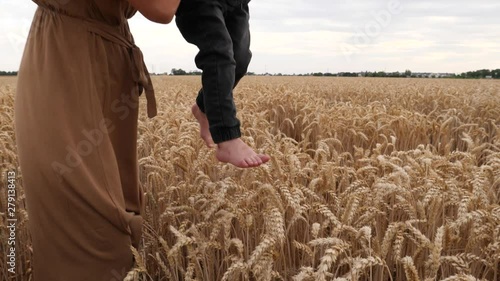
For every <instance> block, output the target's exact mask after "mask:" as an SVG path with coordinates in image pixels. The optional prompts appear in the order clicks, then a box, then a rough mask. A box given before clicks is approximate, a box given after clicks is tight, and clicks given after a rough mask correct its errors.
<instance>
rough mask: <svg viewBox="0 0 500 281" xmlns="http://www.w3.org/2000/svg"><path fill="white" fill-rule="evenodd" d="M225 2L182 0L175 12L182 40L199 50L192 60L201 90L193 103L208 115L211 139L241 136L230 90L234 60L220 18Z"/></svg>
mask: <svg viewBox="0 0 500 281" xmlns="http://www.w3.org/2000/svg"><path fill="white" fill-rule="evenodd" d="M225 6H226V4H225V1H219V0H205V1H198V0H185V1H182V2H181V5H180V7H179V11H178V13H177V16H176V23H177V26H178V28H179V30H180V31H181V33H182V35H183V36H184V38H185V39H186V41H188V42H190V43H192V44H194V45H196V46H197V47H198V48H199V50H200V51H199V53H198V55H197V56H196V58H195V62H196V66H197V67H198V68H200V69H201V70H202V73H203V74H202V84H203V91H202V93H203V94H202V96H201V97H199V98H197V104H198V106H199V107H200V109H201V110H202V111H204V112H205V114H206V116H207V118H208V122H209V124H210V133H211V135H212V138H213V140H214V142H215V143H220V142H224V141H227V140H231V139H235V138H239V137H240V136H241V132H240V121H239V120H238V119H237V118H236V108H235V105H234V102H233V91H232V89H233V86H234V82H235V81H234V80H235V69H236V62H235V60H234V55H233V43H232V40H231V36H230V35H229V32H228V30H227V28H226V24H225V19H224V11H225V10H226V9H227V7H225ZM202 100H203V103H202V102H201V101H202Z"/></svg>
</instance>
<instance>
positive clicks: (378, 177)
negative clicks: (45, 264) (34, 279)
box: [0, 76, 500, 281]
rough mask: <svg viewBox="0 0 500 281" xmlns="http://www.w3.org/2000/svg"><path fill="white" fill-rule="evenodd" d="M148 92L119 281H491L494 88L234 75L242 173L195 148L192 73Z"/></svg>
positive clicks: (499, 148) (1, 230)
mask: <svg viewBox="0 0 500 281" xmlns="http://www.w3.org/2000/svg"><path fill="white" fill-rule="evenodd" d="M15 82H16V80H15V78H1V79H0V106H1V108H2V109H1V112H0V128H1V129H0V149H1V150H0V153H1V154H0V157H1V160H2V161H1V162H0V165H1V166H0V169H1V172H2V177H4V176H5V174H6V171H8V170H17V171H19V168H18V163H17V157H16V145H15V136H14V134H13V131H14V128H13V109H12V106H13V100H14V94H15ZM153 82H154V84H155V88H156V92H157V99H158V103H159V115H158V116H157V117H155V118H154V119H148V118H147V117H146V115H145V99H144V98H142V99H141V103H143V104H142V105H141V111H142V112H141V116H140V124H139V134H140V136H139V139H138V143H139V145H138V147H139V150H138V153H139V159H140V173H141V182H142V184H143V187H144V192H145V195H146V196H145V198H146V209H147V212H146V214H145V218H146V223H145V226H144V236H143V239H142V247H140V248H139V249H134V254H135V256H136V263H137V264H136V267H135V268H134V269H133V270H132V271H131V272H129V274H128V276H127V278H126V280H155V281H156V280H158V281H162V280H200V281H201V280H293V281H298V280H304V281H306V280H311V281H316V280H318V281H321V280H337V281H345V280H353V281H354V280H384V281H385V280H394V281H405V280H408V281H417V280H422V281H428V280H487V281H496V280H500V82H497V81H487V80H441V79H389V78H387V79H377V78H327V77H246V78H244V79H243V81H242V82H241V83H240V85H239V86H238V88H237V89H236V91H235V99H236V104H237V107H238V117H239V118H240V120H241V121H242V127H243V134H244V140H245V141H247V142H248V143H250V144H251V145H252V146H253V147H256V148H257V149H258V150H259V151H261V152H265V153H268V154H270V155H271V157H272V159H271V161H270V162H269V163H268V164H266V165H264V166H262V167H259V168H255V169H237V168H235V167H233V166H230V165H226V164H221V163H218V162H217V161H216V160H215V157H214V151H213V150H210V149H208V148H206V147H205V146H204V144H203V143H202V141H201V139H200V138H199V137H198V125H197V123H196V122H195V119H194V118H193V117H192V116H191V114H190V107H191V105H192V103H193V101H194V99H195V95H196V92H197V89H198V88H199V87H200V81H199V77H171V76H159V77H154V78H153ZM5 182H6V181H5V178H2V188H1V191H2V193H1V196H0V213H1V215H2V223H1V225H0V240H1V241H0V247H1V252H2V253H5V252H6V247H7V245H6V241H7V237H8V230H7V228H6V227H7V223H6V215H5V211H6V209H7V205H6V204H7V203H6V202H7V201H6V200H7V199H6V191H5V190H6V189H5V188H4V187H5ZM17 185H18V189H19V194H18V197H17V205H18V206H21V210H19V212H18V216H19V221H18V232H17V236H16V237H17V240H18V243H19V244H18V252H17V259H18V265H17V275H15V276H13V275H11V274H9V273H8V272H7V268H6V262H7V261H6V257H5V255H3V254H2V256H1V258H0V262H1V263H0V272H1V273H0V275H1V276H2V278H4V277H5V278H4V279H2V280H29V279H30V276H31V269H30V260H31V251H32V249H31V246H30V240H29V233H28V231H27V229H26V221H27V220H29V217H28V216H27V214H26V212H25V211H24V210H23V208H22V206H23V194H22V175H18V177H17ZM7 277H10V278H11V279H7Z"/></svg>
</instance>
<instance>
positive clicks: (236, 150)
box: [215, 138, 270, 168]
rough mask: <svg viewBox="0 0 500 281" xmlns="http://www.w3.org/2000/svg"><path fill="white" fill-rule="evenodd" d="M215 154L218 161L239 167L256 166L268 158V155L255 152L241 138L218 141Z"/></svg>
mask: <svg viewBox="0 0 500 281" xmlns="http://www.w3.org/2000/svg"><path fill="white" fill-rule="evenodd" d="M215 156H216V157H217V159H218V160H219V161H221V162H224V163H230V164H233V165H234V166H236V167H239V168H252V167H257V166H260V165H262V164H264V163H266V162H267V161H269V159H270V157H269V155H266V154H257V153H255V151H253V149H252V148H251V147H249V146H248V145H247V144H246V143H244V142H243V141H242V140H241V138H237V139H233V140H229V141H225V142H221V143H219V144H218V145H217V151H216V152H215Z"/></svg>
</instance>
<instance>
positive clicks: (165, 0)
mask: <svg viewBox="0 0 500 281" xmlns="http://www.w3.org/2000/svg"><path fill="white" fill-rule="evenodd" d="M129 2H130V4H131V5H132V6H133V7H134V8H136V9H137V10H138V11H139V12H140V13H141V14H142V15H143V16H145V17H146V18H147V19H148V20H150V21H154V22H157V23H164V24H167V23H170V22H171V21H172V19H173V18H174V15H175V12H176V11H177V7H179V3H180V0H129Z"/></svg>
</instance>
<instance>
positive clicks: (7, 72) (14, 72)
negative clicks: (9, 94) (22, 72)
mask: <svg viewBox="0 0 500 281" xmlns="http://www.w3.org/2000/svg"><path fill="white" fill-rule="evenodd" d="M16 75H17V71H0V76H16Z"/></svg>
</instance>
